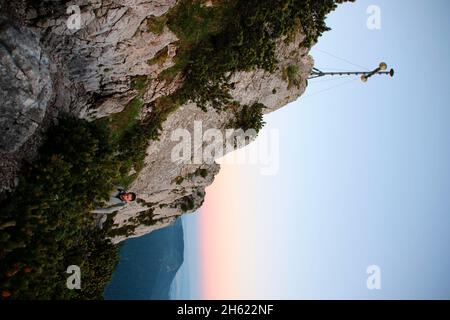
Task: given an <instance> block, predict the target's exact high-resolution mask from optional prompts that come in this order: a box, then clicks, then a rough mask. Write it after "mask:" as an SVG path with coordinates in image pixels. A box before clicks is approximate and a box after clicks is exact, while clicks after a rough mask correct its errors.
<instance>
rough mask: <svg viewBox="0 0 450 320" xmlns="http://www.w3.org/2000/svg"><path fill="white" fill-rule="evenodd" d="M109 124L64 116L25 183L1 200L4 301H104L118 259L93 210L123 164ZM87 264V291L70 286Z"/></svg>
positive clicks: (83, 273) (0, 279) (31, 165)
mask: <svg viewBox="0 0 450 320" xmlns="http://www.w3.org/2000/svg"><path fill="white" fill-rule="evenodd" d="M108 139H109V133H108V131H107V130H106V129H105V128H104V127H103V126H99V125H96V124H93V123H89V122H87V121H81V120H76V119H70V118H69V119H61V120H60V122H59V124H58V125H56V126H54V127H53V128H51V129H50V130H49V131H48V133H47V139H46V141H45V143H44V144H43V145H42V147H41V148H40V150H39V158H38V159H36V160H35V161H34V162H33V163H26V164H24V166H23V170H22V174H21V177H20V181H19V185H18V187H17V189H16V190H15V192H14V193H11V194H8V195H6V196H4V197H3V199H2V201H1V203H0V231H1V233H0V290H1V294H2V297H3V298H8V297H11V298H17V299H99V298H101V297H102V294H103V289H104V286H105V285H106V284H107V283H108V281H109V280H110V277H111V275H112V272H113V270H114V267H115V264H116V262H117V259H118V255H117V248H116V247H115V246H114V245H112V244H111V243H110V242H109V240H106V238H105V231H100V230H96V229H95V228H94V222H93V217H92V214H91V213H90V212H89V211H90V210H91V209H92V208H94V207H96V206H99V205H101V203H102V202H103V201H104V200H106V199H108V198H109V193H110V191H111V189H112V188H113V182H114V179H116V178H117V172H118V170H117V161H116V160H115V159H114V150H113V148H112V146H111V144H110V143H109V142H108ZM70 265H78V266H79V267H80V268H81V281H82V286H81V288H82V289H81V290H69V289H67V288H66V279H67V277H68V276H69V275H68V274H67V273H66V270H67V267H68V266H70Z"/></svg>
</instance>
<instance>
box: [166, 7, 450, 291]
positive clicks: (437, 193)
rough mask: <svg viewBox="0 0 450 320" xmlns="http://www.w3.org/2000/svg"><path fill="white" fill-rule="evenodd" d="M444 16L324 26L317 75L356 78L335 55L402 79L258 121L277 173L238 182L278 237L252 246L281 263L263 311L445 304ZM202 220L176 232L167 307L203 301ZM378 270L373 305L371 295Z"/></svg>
mask: <svg viewBox="0 0 450 320" xmlns="http://www.w3.org/2000/svg"><path fill="white" fill-rule="evenodd" d="M369 5H378V6H379V7H380V8H381V18H382V20H381V30H369V29H368V28H367V27H366V20H367V18H368V14H367V13H366V9H367V7H368V6H369ZM449 14H450V2H449V1H447V0H433V1H418V0H413V1H411V0H409V1H406V0H395V1H392V0H390V1H387V0H384V1H380V0H378V1H376V0H369V1H365V0H358V1H356V2H355V3H353V4H344V5H341V6H340V7H339V8H338V9H337V11H335V12H333V13H332V14H331V15H330V16H329V18H328V25H329V26H330V27H332V29H333V30H332V31H330V32H328V33H326V34H325V35H324V36H323V37H322V38H321V39H320V40H319V43H318V44H317V45H316V47H315V48H317V49H319V50H320V51H319V50H317V49H313V50H312V51H311V54H312V55H313V57H314V58H315V60H316V67H319V68H322V69H328V68H333V69H334V68H335V69H340V68H342V69H344V70H353V69H358V68H356V67H353V66H352V65H350V64H348V63H346V62H344V61H342V60H340V59H336V58H334V57H332V56H330V55H328V54H325V53H324V52H329V53H332V54H333V55H335V56H337V57H340V58H344V59H347V60H350V61H352V62H353V63H355V64H358V65H362V66H367V67H368V68H372V67H375V66H376V65H377V64H378V63H379V62H380V61H385V62H386V63H387V64H388V65H389V66H390V67H391V66H392V67H394V68H395V69H396V76H395V77H394V78H393V79H390V78H387V77H377V78H373V79H371V80H370V81H369V82H368V83H366V84H363V83H361V82H360V81H358V80H356V81H353V82H351V83H347V84H345V85H341V86H337V87H334V88H333V86H336V85H340V84H342V83H345V82H347V81H348V79H340V80H333V81H327V82H318V83H314V82H313V81H311V82H310V85H309V87H308V89H307V92H306V93H305V94H304V96H303V97H301V98H300V99H299V100H297V101H296V102H294V103H292V104H290V105H289V106H286V107H285V108H282V109H281V110H279V111H277V112H275V113H273V114H271V115H268V116H267V117H266V119H265V120H266V122H267V125H266V127H265V129H264V130H266V131H268V130H271V129H278V130H279V131H280V139H281V145H280V171H279V173H278V175H276V176H272V177H263V176H259V171H258V170H250V171H249V173H248V174H245V175H242V181H240V182H238V181H236V184H238V183H248V184H252V185H253V186H254V189H253V190H252V191H253V194H254V196H253V197H249V198H248V201H253V202H258V205H257V206H256V205H255V206H254V210H253V211H249V210H246V212H242V214H243V215H244V214H245V215H246V216H250V217H252V218H253V219H254V221H258V222H257V224H258V226H261V225H264V224H265V225H266V226H267V227H268V228H271V231H272V232H271V234H270V237H271V238H270V239H266V238H264V236H262V237H261V238H259V239H258V238H256V239H252V243H253V244H255V243H256V244H257V243H260V245H261V246H265V247H266V248H267V250H266V252H265V257H264V258H265V259H267V261H273V260H277V261H278V262H277V263H276V264H275V265H276V266H277V268H276V269H275V270H273V268H272V269H271V271H269V270H265V269H264V266H261V272H260V275H259V277H260V279H257V280H258V281H261V282H265V283H267V286H268V287H267V288H268V290H265V291H264V292H263V293H261V294H262V295H261V294H260V295H258V297H259V298H288V299H290V298H308V299H309V298H343V299H346V298H356V299H366V298H368V299H380V298H387V299H391V298H393V299H397V298H406V299H408V298H447V299H448V298H450V257H449V255H450V197H449V190H450V125H449V120H450V106H449V98H450V97H449V96H450V91H449V89H448V74H449V72H450V62H449V57H450V40H449V36H448V32H449V31H450V28H449V27H450V19H449V17H448V15H449ZM317 81H320V80H317ZM328 89H329V90H328ZM225 196H226V195H225ZM229 198H230V199H229V201H237V200H236V199H235V198H233V196H232V192H231V191H230V197H229ZM274 217H276V221H277V223H276V225H274V224H273V221H274ZM200 219H201V215H200V216H190V217H187V218H184V222H185V233H186V235H185V237H186V242H187V243H188V246H187V248H188V249H187V251H186V255H187V256H186V261H187V263H186V264H185V266H183V267H182V269H181V271H180V273H179V275H178V277H177V283H178V286H175V287H177V288H176V290H175V289H174V292H176V294H174V296H175V297H183V298H187V297H191V298H198V297H200V296H199V295H200V293H199V289H198V286H199V283H200V280H201V274H199V272H198V263H196V259H198V256H199V253H198V245H199V243H198V242H199V241H200V240H199V239H198V236H197V234H198V223H199V222H198V221H199V220H200ZM247 228H252V225H251V224H249V225H248V226H247ZM249 233H250V231H249ZM232 236H233V235H231V234H230V237H232ZM268 243H276V245H273V246H270V245H268ZM234 263H236V264H239V263H240V261H238V260H237V261H235V262H234ZM373 264H376V265H379V266H380V268H381V272H382V289H381V290H379V291H377V290H375V291H370V290H368V289H367V288H366V278H367V275H366V268H367V266H369V265H373ZM242 267H243V268H244V267H245V266H244V265H243V266H242ZM181 283H185V284H186V283H189V286H187V285H183V286H182V288H180V284H181ZM187 287H189V288H187Z"/></svg>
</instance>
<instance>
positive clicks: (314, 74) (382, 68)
mask: <svg viewBox="0 0 450 320" xmlns="http://www.w3.org/2000/svg"><path fill="white" fill-rule="evenodd" d="M386 69H387V64H386V63H384V62H381V63H380V64H379V66H378V68H376V69H375V70H373V71H351V72H349V71H336V72H323V71H321V70H319V69H317V68H313V69H312V71H311V74H310V76H309V77H308V80H309V79H315V78H320V77H324V76H359V75H361V81H362V82H367V80H368V79H369V78H370V77H372V76H373V75H376V74H381V75H390V76H391V77H393V76H394V69H391V70H389V71H386Z"/></svg>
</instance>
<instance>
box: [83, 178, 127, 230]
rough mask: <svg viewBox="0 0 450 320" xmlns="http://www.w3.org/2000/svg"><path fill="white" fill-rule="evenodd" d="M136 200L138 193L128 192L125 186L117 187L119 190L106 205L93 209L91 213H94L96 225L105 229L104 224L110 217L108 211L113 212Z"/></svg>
mask: <svg viewBox="0 0 450 320" xmlns="http://www.w3.org/2000/svg"><path fill="white" fill-rule="evenodd" d="M134 200H136V194H135V193H134V192H126V191H125V190H124V189H123V188H121V187H117V190H116V191H114V192H113V193H112V195H111V197H110V198H109V201H108V203H107V204H106V207H104V208H98V209H95V210H92V211H91V213H93V214H94V221H95V225H96V227H97V228H98V229H103V224H104V223H105V222H106V220H107V218H108V213H113V212H114V211H117V210H119V209H121V208H123V207H124V206H125V205H127V204H128V203H129V202H132V201H134Z"/></svg>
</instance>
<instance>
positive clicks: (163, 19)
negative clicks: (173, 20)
mask: <svg viewBox="0 0 450 320" xmlns="http://www.w3.org/2000/svg"><path fill="white" fill-rule="evenodd" d="M166 24H167V16H165V15H163V16H160V17H156V16H151V17H150V18H148V19H147V27H148V29H149V30H150V31H151V32H152V33H154V34H156V35H157V36H159V35H161V34H162V33H163V32H164V27H165V26H166Z"/></svg>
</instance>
